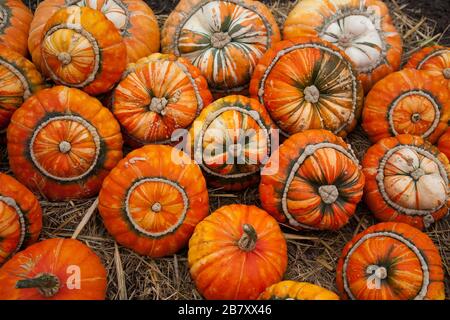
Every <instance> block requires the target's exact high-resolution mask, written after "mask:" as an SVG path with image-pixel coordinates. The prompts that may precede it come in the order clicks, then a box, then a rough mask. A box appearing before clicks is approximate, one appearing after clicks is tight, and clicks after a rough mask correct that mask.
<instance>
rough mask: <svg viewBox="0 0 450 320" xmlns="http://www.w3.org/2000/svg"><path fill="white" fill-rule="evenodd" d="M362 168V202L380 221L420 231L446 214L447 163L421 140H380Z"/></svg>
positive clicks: (406, 137) (449, 202)
mask: <svg viewBox="0 0 450 320" xmlns="http://www.w3.org/2000/svg"><path fill="white" fill-rule="evenodd" d="M362 165H363V172H364V175H365V177H366V185H365V188H364V195H365V201H366V204H367V205H368V207H369V209H370V210H371V211H372V212H373V214H374V215H375V217H376V218H378V219H379V220H381V221H396V222H404V223H408V224H410V225H412V226H414V227H417V228H419V229H423V228H427V227H429V226H430V225H431V224H432V223H433V222H435V221H438V220H440V219H442V218H443V217H445V216H446V215H447V212H448V206H449V205H450V197H449V188H450V185H449V176H450V164H449V161H448V159H447V157H446V156H445V155H444V154H442V153H440V152H439V150H438V149H437V148H436V147H434V146H432V145H431V144H430V143H429V142H426V141H425V140H424V139H422V138H420V137H417V136H411V135H408V134H402V135H398V136H396V137H391V138H384V139H381V140H380V141H378V142H377V143H376V144H375V145H373V146H372V147H370V148H369V149H368V150H367V153H366V154H365V156H364V159H363V162H362Z"/></svg>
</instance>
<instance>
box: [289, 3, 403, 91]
mask: <svg viewBox="0 0 450 320" xmlns="http://www.w3.org/2000/svg"><path fill="white" fill-rule="evenodd" d="M299 36H318V37H320V38H322V39H323V40H325V41H329V42H331V43H333V44H335V45H337V46H338V47H339V48H341V49H342V50H344V51H345V53H346V54H347V55H348V56H349V57H350V59H351V60H352V61H353V62H354V63H355V65H356V69H357V71H358V72H359V73H360V76H359V78H360V79H361V82H362V84H363V86H364V91H365V92H366V93H367V92H368V91H369V90H370V88H371V87H372V85H373V84H374V83H376V82H377V81H379V80H380V79H382V78H383V77H385V76H386V75H388V74H389V73H391V72H393V71H396V70H398V68H399V67H400V62H401V56H402V40H401V37H400V34H399V33H398V32H397V30H396V29H395V26H394V25H393V23H392V19H391V17H390V15H389V10H388V8H387V7H386V5H385V4H384V3H383V2H382V1H379V0H303V1H300V2H298V4H297V5H296V6H295V7H294V8H293V9H292V11H291V12H290V13H289V15H288V17H287V19H286V22H285V24H284V29H283V38H284V39H292V38H296V37H299Z"/></svg>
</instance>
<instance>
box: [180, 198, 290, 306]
mask: <svg viewBox="0 0 450 320" xmlns="http://www.w3.org/2000/svg"><path fill="white" fill-rule="evenodd" d="M188 263H189V268H190V273H191V276H192V278H193V279H194V282H195V284H196V286H197V289H198V290H199V292H200V293H201V294H202V295H203V296H204V297H205V298H206V299H215V300H229V299H238V300H246V299H256V298H257V297H258V296H259V295H260V294H261V292H263V291H264V289H265V288H267V287H268V286H270V285H272V284H274V283H276V282H278V281H280V280H281V278H282V277H283V274H284V272H285V270H286V265H287V249H286V240H285V239H284V237H283V234H282V232H281V230H280V227H279V226H278V223H277V222H276V221H275V219H273V218H272V217H271V216H270V215H268V214H267V212H265V211H264V210H261V209H259V208H257V207H255V206H246V205H241V204H232V205H227V206H223V207H221V208H219V209H217V210H216V211H215V212H213V213H212V214H211V215H210V216H208V217H206V218H205V219H204V220H203V221H202V222H200V223H199V224H198V225H197V227H196V228H195V231H194V234H193V235H192V238H191V240H190V241H189V252H188Z"/></svg>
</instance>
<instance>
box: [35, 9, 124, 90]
mask: <svg viewBox="0 0 450 320" xmlns="http://www.w3.org/2000/svg"><path fill="white" fill-rule="evenodd" d="M41 54H42V57H41V58H42V64H43V67H42V68H43V73H44V74H45V75H47V76H49V77H50V78H51V79H52V80H53V81H54V82H56V83H58V84H62V85H65V86H69V87H75V88H78V89H82V90H84V91H86V92H87V93H89V94H90V95H98V94H101V93H104V92H106V91H108V90H110V89H111V88H112V87H113V86H114V84H115V83H116V82H117V81H119V80H120V78H121V76H122V73H123V71H124V70H125V67H126V62H127V51H126V47H125V44H124V42H123V40H122V37H121V35H120V33H119V31H118V30H117V29H116V27H115V26H114V24H113V23H112V22H111V21H109V20H108V19H106V17H105V16H104V15H103V14H102V13H101V12H100V11H97V10H94V9H91V8H88V7H78V6H70V7H66V8H62V9H60V10H58V11H57V12H56V13H55V14H54V15H53V16H51V18H50V19H49V20H48V21H47V23H46V24H45V27H44V29H43V32H42V39H41Z"/></svg>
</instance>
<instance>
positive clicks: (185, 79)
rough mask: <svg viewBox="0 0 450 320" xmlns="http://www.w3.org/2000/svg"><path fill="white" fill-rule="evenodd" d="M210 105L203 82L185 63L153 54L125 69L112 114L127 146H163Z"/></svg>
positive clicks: (195, 70)
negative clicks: (127, 143) (151, 144)
mask: <svg viewBox="0 0 450 320" xmlns="http://www.w3.org/2000/svg"><path fill="white" fill-rule="evenodd" d="M211 102H212V96H211V93H210V92H209V90H208V84H207V82H206V80H205V78H204V77H203V76H202V75H201V74H200V71H199V70H198V69H197V68H195V67H194V66H192V65H191V64H190V63H189V62H188V60H186V59H184V58H177V57H175V56H174V55H165V54H160V53H155V54H152V55H151V56H149V57H146V58H142V59H140V60H139V61H138V62H137V63H136V64H130V65H129V66H128V69H127V72H126V76H125V77H124V78H123V79H122V80H121V81H120V83H119V84H118V85H117V87H116V88H115V89H114V91H113V96H112V111H113V113H114V116H115V117H116V118H117V120H119V122H120V124H121V126H122V131H123V132H124V136H125V137H126V138H127V139H128V140H129V142H130V144H132V145H143V144H148V143H166V142H170V141H171V136H172V134H173V133H174V132H175V130H177V129H184V128H187V127H189V126H190V125H191V123H192V122H193V121H194V119H195V117H196V116H197V115H198V114H199V113H200V111H201V110H202V109H203V107H204V106H207V105H208V104H210V103H211Z"/></svg>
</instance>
